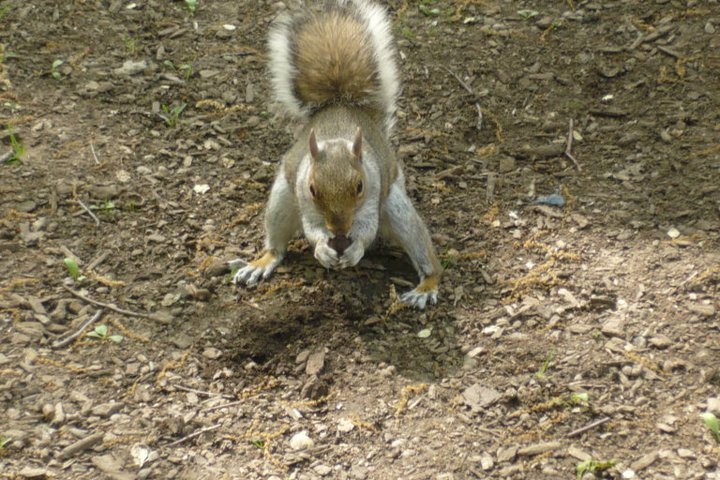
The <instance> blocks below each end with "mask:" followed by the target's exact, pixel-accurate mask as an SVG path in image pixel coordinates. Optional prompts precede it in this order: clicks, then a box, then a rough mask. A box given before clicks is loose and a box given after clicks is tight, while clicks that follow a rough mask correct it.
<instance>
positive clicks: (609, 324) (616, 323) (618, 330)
mask: <svg viewBox="0 0 720 480" xmlns="http://www.w3.org/2000/svg"><path fill="white" fill-rule="evenodd" d="M624 327H625V323H624V322H623V321H622V320H621V319H619V318H611V319H609V320H606V321H605V323H603V325H602V329H601V331H602V333H603V335H606V336H608V337H623V336H624V333H625V332H624V330H625V329H624Z"/></svg>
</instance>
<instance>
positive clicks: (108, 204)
mask: <svg viewBox="0 0 720 480" xmlns="http://www.w3.org/2000/svg"><path fill="white" fill-rule="evenodd" d="M90 208H91V209H93V210H100V211H102V212H109V211H110V210H113V209H114V208H115V203H113V201H112V200H105V201H104V202H102V203H99V204H97V205H91V206H90Z"/></svg>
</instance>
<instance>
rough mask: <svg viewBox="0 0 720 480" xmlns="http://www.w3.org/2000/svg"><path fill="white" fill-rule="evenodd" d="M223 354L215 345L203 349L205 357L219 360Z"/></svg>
mask: <svg viewBox="0 0 720 480" xmlns="http://www.w3.org/2000/svg"><path fill="white" fill-rule="evenodd" d="M221 356H222V352H221V351H220V350H218V349H217V348H215V347H208V348H206V349H205V350H203V357H205V358H208V359H210V360H217V359H218V358H220V357H221Z"/></svg>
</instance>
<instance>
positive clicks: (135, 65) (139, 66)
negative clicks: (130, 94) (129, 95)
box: [113, 60, 148, 75]
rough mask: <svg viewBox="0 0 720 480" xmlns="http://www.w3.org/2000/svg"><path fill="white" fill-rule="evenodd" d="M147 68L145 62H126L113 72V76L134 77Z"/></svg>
mask: <svg viewBox="0 0 720 480" xmlns="http://www.w3.org/2000/svg"><path fill="white" fill-rule="evenodd" d="M147 67H148V63H147V61H146V60H139V61H135V60H127V61H125V62H124V63H123V64H122V67H120V68H116V69H115V70H113V72H114V73H115V75H135V74H138V73H140V72H142V71H143V70H145V69H146V68H147Z"/></svg>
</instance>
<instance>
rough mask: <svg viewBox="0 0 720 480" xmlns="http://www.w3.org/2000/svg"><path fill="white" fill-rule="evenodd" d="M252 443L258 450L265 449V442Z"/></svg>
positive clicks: (253, 441)
mask: <svg viewBox="0 0 720 480" xmlns="http://www.w3.org/2000/svg"><path fill="white" fill-rule="evenodd" d="M250 443H252V444H253V446H255V447H256V448H259V449H263V448H265V441H264V440H251V441H250Z"/></svg>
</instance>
